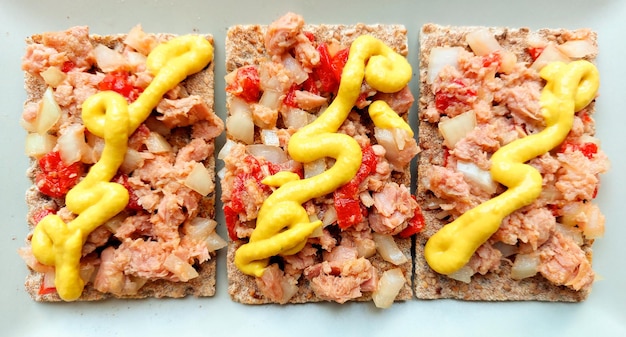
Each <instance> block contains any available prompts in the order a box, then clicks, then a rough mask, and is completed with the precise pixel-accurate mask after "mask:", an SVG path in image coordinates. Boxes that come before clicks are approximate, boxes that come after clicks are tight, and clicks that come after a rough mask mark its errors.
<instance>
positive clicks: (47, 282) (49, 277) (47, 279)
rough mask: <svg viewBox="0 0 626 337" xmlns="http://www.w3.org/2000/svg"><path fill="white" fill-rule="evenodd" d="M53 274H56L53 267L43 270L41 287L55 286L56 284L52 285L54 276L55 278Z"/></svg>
mask: <svg viewBox="0 0 626 337" xmlns="http://www.w3.org/2000/svg"><path fill="white" fill-rule="evenodd" d="M55 275H56V272H55V270H54V269H53V268H52V269H49V270H46V272H44V274H43V284H42V285H41V287H42V288H43V289H53V288H56V286H55V285H54V281H55V278H56V277H55Z"/></svg>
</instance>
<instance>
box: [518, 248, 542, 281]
mask: <svg viewBox="0 0 626 337" xmlns="http://www.w3.org/2000/svg"><path fill="white" fill-rule="evenodd" d="M538 267H539V256H538V255H537V254H532V253H531V254H517V255H516V256H515V262H513V266H512V267H511V278H512V279H514V280H521V279H524V278H527V277H533V276H535V275H536V274H537V268H538Z"/></svg>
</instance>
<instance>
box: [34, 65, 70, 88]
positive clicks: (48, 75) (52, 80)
mask: <svg viewBox="0 0 626 337" xmlns="http://www.w3.org/2000/svg"><path fill="white" fill-rule="evenodd" d="M40 75H41V77H43V80H44V82H46V84H47V85H49V86H51V87H53V88H56V87H57V86H58V85H59V84H61V82H63V81H64V80H65V78H66V77H67V75H66V74H65V73H64V72H63V71H61V69H59V67H55V66H52V67H49V68H48V69H46V70H44V71H42V72H41V73H40Z"/></svg>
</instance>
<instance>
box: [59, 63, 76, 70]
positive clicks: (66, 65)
mask: <svg viewBox="0 0 626 337" xmlns="http://www.w3.org/2000/svg"><path fill="white" fill-rule="evenodd" d="M74 68H76V64H75V63H74V62H72V61H65V62H63V64H62V65H61V71H62V72H64V73H68V72H70V71H71V70H72V69H74Z"/></svg>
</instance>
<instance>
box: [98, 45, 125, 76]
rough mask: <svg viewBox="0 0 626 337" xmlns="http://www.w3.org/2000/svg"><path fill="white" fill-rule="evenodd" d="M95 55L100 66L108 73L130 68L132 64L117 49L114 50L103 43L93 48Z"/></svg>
mask: <svg viewBox="0 0 626 337" xmlns="http://www.w3.org/2000/svg"><path fill="white" fill-rule="evenodd" d="M93 55H94V57H95V58H96V64H97V65H98V68H100V69H102V71H103V72H105V73H108V72H112V71H115V70H118V69H128V68H130V65H129V64H128V61H127V60H126V58H125V57H124V56H123V55H122V54H121V53H119V52H117V51H116V50H113V49H111V48H109V47H107V46H105V45H103V44H98V45H97V46H96V47H94V49H93Z"/></svg>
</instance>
